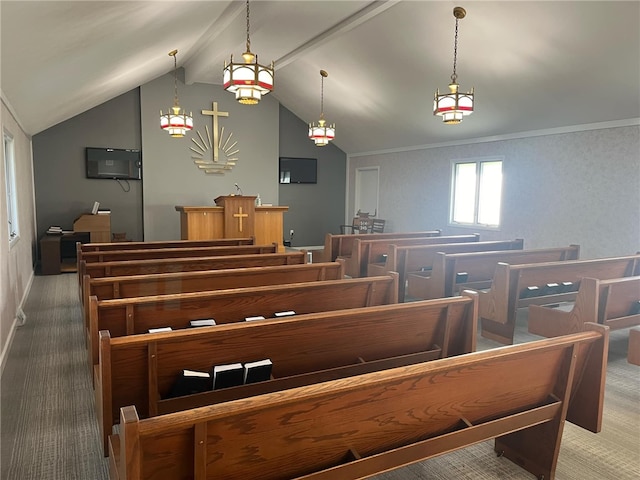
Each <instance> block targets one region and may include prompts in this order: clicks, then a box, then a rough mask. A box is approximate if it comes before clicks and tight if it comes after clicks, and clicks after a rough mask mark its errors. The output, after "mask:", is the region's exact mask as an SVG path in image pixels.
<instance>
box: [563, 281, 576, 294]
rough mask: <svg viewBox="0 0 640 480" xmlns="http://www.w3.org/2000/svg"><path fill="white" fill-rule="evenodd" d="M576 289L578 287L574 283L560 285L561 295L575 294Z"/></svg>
mask: <svg viewBox="0 0 640 480" xmlns="http://www.w3.org/2000/svg"><path fill="white" fill-rule="evenodd" d="M575 289H576V286H575V285H574V284H573V282H562V283H561V284H560V293H566V292H573V291H574V290H575Z"/></svg>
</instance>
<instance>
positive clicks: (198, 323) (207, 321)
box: [189, 318, 216, 327]
mask: <svg viewBox="0 0 640 480" xmlns="http://www.w3.org/2000/svg"><path fill="white" fill-rule="evenodd" d="M215 324H216V321H215V320H214V319H213V318H203V319H202V320H191V321H189V326H190V327H213V326H214V325H215Z"/></svg>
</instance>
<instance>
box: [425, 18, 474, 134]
mask: <svg viewBox="0 0 640 480" xmlns="http://www.w3.org/2000/svg"><path fill="white" fill-rule="evenodd" d="M466 14H467V12H466V11H465V9H464V8H462V7H455V8H454V9H453V16H454V17H456V34H455V40H454V47H453V74H452V75H451V83H450V84H449V93H442V94H441V93H440V90H436V94H435V98H434V101H433V114H434V115H439V116H441V117H442V120H443V121H444V123H448V124H451V125H455V124H457V123H460V122H461V121H462V117H464V116H466V115H470V114H472V113H473V88H472V89H471V91H470V92H467V93H460V92H459V91H458V89H459V87H460V86H459V85H458V75H457V74H456V61H457V57H458V20H460V19H461V18H464V17H465V16H466Z"/></svg>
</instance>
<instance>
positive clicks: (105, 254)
mask: <svg viewBox="0 0 640 480" xmlns="http://www.w3.org/2000/svg"><path fill="white" fill-rule="evenodd" d="M277 252H278V244H277V243H272V244H270V245H223V246H213V247H185V248H179V247H172V248H143V249H138V250H107V251H97V252H84V253H83V254H82V260H84V261H85V262H86V263H96V262H120V261H123V260H148V259H152V258H187V257H218V256H223V255H259V254H260V255H261V254H263V253H277Z"/></svg>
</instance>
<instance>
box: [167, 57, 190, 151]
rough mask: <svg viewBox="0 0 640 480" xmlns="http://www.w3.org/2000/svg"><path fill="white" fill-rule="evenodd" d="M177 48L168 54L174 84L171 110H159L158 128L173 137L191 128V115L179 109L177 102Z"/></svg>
mask: <svg viewBox="0 0 640 480" xmlns="http://www.w3.org/2000/svg"><path fill="white" fill-rule="evenodd" d="M177 53H178V50H172V51H170V52H169V55H170V56H172V57H173V82H174V83H173V85H174V97H173V107H171V111H168V112H167V113H162V110H160V128H162V129H163V130H166V131H167V132H169V135H171V136H172V137H175V138H180V137H184V134H185V133H186V132H187V130H191V129H192V128H193V116H192V114H189V115H187V113H186V112H185V111H184V110H182V111H181V109H180V105H179V104H178V66H177V62H176V54H177Z"/></svg>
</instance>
